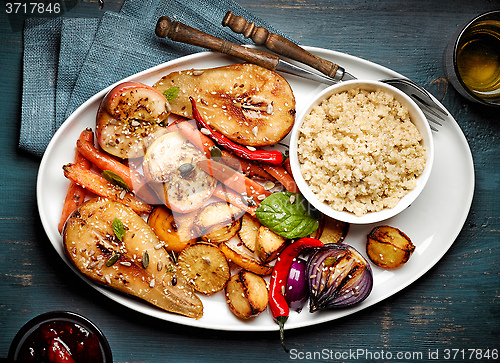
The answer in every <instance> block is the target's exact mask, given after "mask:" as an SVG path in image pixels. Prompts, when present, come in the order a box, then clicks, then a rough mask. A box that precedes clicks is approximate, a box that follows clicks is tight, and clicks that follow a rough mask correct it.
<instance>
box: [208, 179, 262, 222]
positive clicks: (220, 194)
mask: <svg viewBox="0 0 500 363" xmlns="http://www.w3.org/2000/svg"><path fill="white" fill-rule="evenodd" d="M212 195H213V196H214V197H217V198H219V199H222V200H225V201H226V202H228V203H231V204H233V205H234V206H236V207H238V208H240V209H241V210H244V211H245V212H248V213H250V214H251V215H255V210H256V209H257V206H250V205H248V204H247V203H245V202H244V201H243V199H241V197H242V196H241V195H240V194H238V193H236V192H235V191H233V190H232V189H229V188H226V187H224V185H223V184H218V185H217V187H216V188H215V190H214V194H212ZM256 202H257V205H258V204H259V203H258V202H259V201H256Z"/></svg>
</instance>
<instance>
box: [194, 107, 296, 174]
mask: <svg viewBox="0 0 500 363" xmlns="http://www.w3.org/2000/svg"><path fill="white" fill-rule="evenodd" d="M189 100H190V101H191V105H192V108H193V116H194V118H195V120H196V121H197V122H198V123H199V124H200V125H201V126H202V127H203V128H205V129H206V130H208V133H209V135H208V136H210V137H211V138H212V139H213V140H214V141H215V142H216V143H218V144H219V145H220V146H222V147H225V148H226V149H228V150H231V151H233V152H234V153H235V154H236V155H238V156H239V157H242V158H245V159H249V160H255V161H262V162H265V163H270V164H282V163H283V162H284V161H285V160H286V159H287V157H286V156H285V155H283V153H282V152H281V151H278V150H249V149H248V148H246V147H244V146H242V145H239V144H237V143H235V142H233V141H231V140H229V139H228V138H227V137H226V136H225V135H223V134H221V133H219V132H217V131H215V130H213V129H212V128H211V127H210V126H209V125H208V123H207V122H206V121H205V120H204V119H203V117H202V116H201V114H200V112H199V111H198V108H197V107H196V101H195V100H194V99H193V97H189Z"/></svg>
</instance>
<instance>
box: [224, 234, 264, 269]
mask: <svg viewBox="0 0 500 363" xmlns="http://www.w3.org/2000/svg"><path fill="white" fill-rule="evenodd" d="M219 248H220V250H221V251H222V253H224V255H225V256H226V258H227V259H228V260H229V262H232V263H234V264H235V265H237V266H240V267H241V268H243V269H245V270H247V271H250V272H253V273H255V274H257V275H262V276H265V275H269V274H270V273H271V271H272V270H273V268H272V266H269V265H265V264H263V263H262V262H261V261H260V260H258V259H256V258H254V257H252V256H250V255H249V254H248V253H246V252H245V251H242V250H241V249H240V248H238V246H235V245H232V244H229V243H228V242H223V243H221V244H220V245H219Z"/></svg>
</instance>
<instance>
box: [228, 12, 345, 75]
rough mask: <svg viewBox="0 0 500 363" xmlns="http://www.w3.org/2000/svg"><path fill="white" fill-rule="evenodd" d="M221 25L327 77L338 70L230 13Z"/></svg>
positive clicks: (276, 35) (327, 62) (321, 59)
mask: <svg viewBox="0 0 500 363" xmlns="http://www.w3.org/2000/svg"><path fill="white" fill-rule="evenodd" d="M222 25H223V26H227V27H229V28H230V29H231V30H232V31H234V32H235V33H238V34H243V35H244V36H245V38H251V39H252V40H253V41H254V43H255V44H257V45H263V46H265V47H266V48H267V49H269V50H271V51H273V52H275V53H277V54H281V55H283V56H285V57H288V58H291V59H294V60H296V61H299V62H302V63H304V64H307V65H308V66H310V67H312V68H314V69H316V70H318V71H320V72H321V73H323V74H325V75H327V76H328V77H332V78H333V77H335V74H336V73H337V71H338V69H339V65H337V64H335V63H333V62H330V61H327V60H326V59H323V58H320V57H318V56H315V55H314V54H311V53H309V52H308V51H307V50H305V49H304V48H302V47H300V46H299V45H297V44H295V43H294V42H292V41H290V40H288V39H286V38H284V37H282V36H281V35H279V34H276V33H270V32H269V30H267V29H266V28H264V27H260V26H256V25H255V23H254V22H251V23H250V22H248V21H247V20H246V19H245V18H243V17H241V16H236V15H234V14H233V13H232V12H231V11H228V12H227V13H226V15H225V16H224V19H223V20H222Z"/></svg>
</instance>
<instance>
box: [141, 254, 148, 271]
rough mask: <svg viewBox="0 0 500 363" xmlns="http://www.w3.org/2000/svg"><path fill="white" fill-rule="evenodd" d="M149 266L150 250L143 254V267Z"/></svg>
mask: <svg viewBox="0 0 500 363" xmlns="http://www.w3.org/2000/svg"><path fill="white" fill-rule="evenodd" d="M148 266H149V254H148V251H144V253H143V254H142V267H144V268H148Z"/></svg>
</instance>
